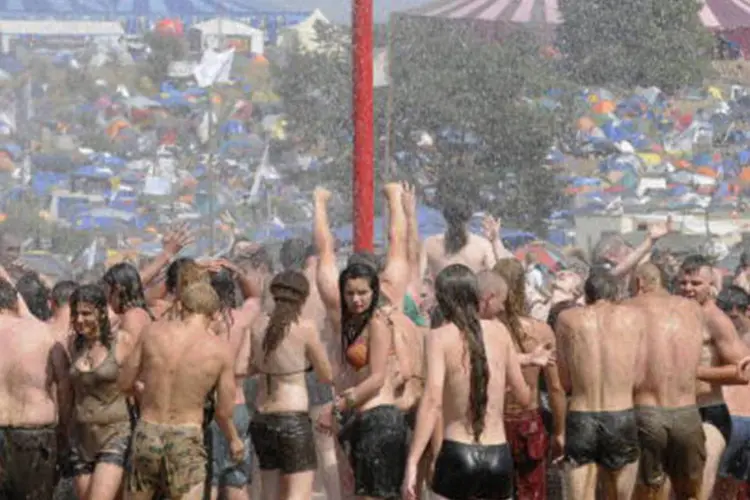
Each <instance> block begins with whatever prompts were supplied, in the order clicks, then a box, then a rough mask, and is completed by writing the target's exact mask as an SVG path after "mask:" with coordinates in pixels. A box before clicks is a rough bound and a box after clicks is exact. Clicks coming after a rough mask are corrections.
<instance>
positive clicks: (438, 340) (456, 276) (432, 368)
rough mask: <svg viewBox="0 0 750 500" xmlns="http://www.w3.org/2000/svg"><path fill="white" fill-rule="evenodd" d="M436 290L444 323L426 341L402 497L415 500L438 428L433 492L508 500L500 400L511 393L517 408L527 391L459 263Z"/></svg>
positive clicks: (506, 341) (506, 340)
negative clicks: (422, 379)
mask: <svg viewBox="0 0 750 500" xmlns="http://www.w3.org/2000/svg"><path fill="white" fill-rule="evenodd" d="M435 291H436V294H437V300H438V302H439V304H440V308H441V309H442V310H443V315H444V317H445V319H446V320H447V322H446V324H444V325H443V326H441V327H440V328H438V329H436V330H432V331H431V332H430V333H429V334H428V336H427V347H426V349H427V356H426V359H427V381H426V383H425V391H424V396H423V397H422V400H421V402H420V405H419V412H418V418H417V425H416V430H415V432H414V438H413V439H412V443H411V447H410V449H409V455H408V458H407V465H406V473H405V476H404V485H403V488H402V490H403V498H406V499H409V500H415V499H417V498H419V491H417V469H418V464H419V461H420V459H421V457H422V455H423V453H424V451H425V449H426V448H427V445H428V443H429V441H430V440H431V439H432V436H433V431H434V430H437V432H438V433H440V434H441V435H442V436H443V440H442V445H441V446H440V452H439V453H438V454H437V457H436V460H435V465H434V468H435V473H434V476H433V482H432V489H433V491H434V492H435V493H436V494H438V495H440V496H442V497H446V498H497V499H510V498H512V495H513V459H512V456H511V451H510V449H509V447H508V443H507V440H506V436H505V425H504V419H503V407H504V398H505V394H506V388H508V387H509V388H510V391H511V393H512V394H513V395H514V396H515V397H516V400H517V401H518V402H519V404H521V405H528V404H529V403H530V402H531V391H530V390H529V387H528V386H527V384H526V382H525V381H524V379H523V374H522V372H521V366H520V364H519V363H518V358H517V356H516V353H515V350H514V349H513V347H512V345H511V340H510V334H509V332H508V331H507V329H506V328H505V327H504V326H503V325H502V324H501V323H500V322H498V321H483V320H480V318H479V302H480V298H479V290H478V284H477V279H476V276H474V275H473V273H472V272H471V270H470V269H469V268H468V267H467V266H464V265H461V264H454V265H451V266H448V267H446V268H445V269H443V270H442V271H441V272H440V274H439V275H438V276H437V279H436V282H435ZM489 395H491V396H489ZM440 422H442V424H440ZM436 425H438V426H439V427H438V428H437V429H435V427H436Z"/></svg>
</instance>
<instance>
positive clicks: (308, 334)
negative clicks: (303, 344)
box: [297, 318, 318, 339]
mask: <svg viewBox="0 0 750 500" xmlns="http://www.w3.org/2000/svg"><path fill="white" fill-rule="evenodd" d="M297 327H298V328H299V329H300V331H301V332H302V334H303V335H304V336H305V338H306V339H312V337H313V336H315V337H317V336H318V324H317V323H316V322H315V321H314V320H311V319H305V318H300V319H299V320H298V321H297Z"/></svg>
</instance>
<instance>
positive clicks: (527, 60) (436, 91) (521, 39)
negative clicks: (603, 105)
mask: <svg viewBox="0 0 750 500" xmlns="http://www.w3.org/2000/svg"><path fill="white" fill-rule="evenodd" d="M481 35H482V33H481V32H479V31H478V30H477V27H476V26H473V25H468V24H455V23H450V24H449V23H445V22H444V21H443V20H438V19H421V18H417V19H412V18H406V17H405V18H401V19H400V20H399V21H398V23H397V25H396V27H395V29H394V31H393V33H392V36H393V42H392V46H393V57H392V61H391V75H392V78H393V82H394V85H395V90H396V91H395V95H394V106H393V108H394V111H395V114H396V116H395V117H394V118H393V120H394V122H395V123H397V124H398V126H397V136H396V137H395V138H394V142H396V144H397V145H396V146H395V148H397V150H404V149H407V148H408V147H409V143H410V142H411V143H413V141H410V139H409V133H408V131H409V130H418V129H422V130H426V131H428V132H429V134H430V135H431V137H433V138H436V139H437V143H436V148H437V151H438V153H439V154H438V155H436V158H435V160H434V164H435V165H434V170H435V177H436V178H437V184H438V193H439V197H438V198H439V199H438V204H440V203H441V200H440V198H442V197H445V196H447V197H449V198H456V197H459V198H463V199H467V200H476V202H475V207H474V208H475V209H483V210H487V211H489V212H492V213H495V214H497V215H501V216H502V217H503V218H504V219H505V220H506V221H508V225H509V226H510V225H512V226H515V227H518V228H524V229H530V230H534V231H538V232H539V233H543V232H544V230H545V228H546V224H545V219H546V218H547V217H548V216H549V214H550V212H551V211H552V210H553V209H554V208H556V207H558V206H559V203H560V194H559V193H560V190H559V189H558V187H557V186H556V184H555V180H554V174H553V172H551V171H550V170H548V169H547V168H546V167H545V166H544V158H545V156H546V155H547V152H548V151H549V148H550V147H551V146H552V144H553V142H554V138H555V136H556V133H557V125H558V119H559V117H557V116H555V114H554V113H552V112H551V111H548V110H545V109H544V108H542V107H541V106H539V105H538V104H537V102H538V101H537V100H536V99H535V98H538V97H540V96H542V95H543V94H544V93H545V92H546V91H547V90H549V89H551V88H553V87H559V86H560V82H559V81H558V79H556V78H555V74H554V72H553V68H552V67H551V65H550V62H549V61H547V60H545V59H543V58H542V57H541V56H540V55H539V45H538V43H537V41H536V39H534V38H532V37H531V36H530V35H528V34H526V33H523V32H519V33H515V34H512V35H510V36H507V37H505V38H503V39H501V40H497V39H492V38H489V37H483V36H481Z"/></svg>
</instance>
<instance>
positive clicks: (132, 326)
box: [102, 262, 154, 338]
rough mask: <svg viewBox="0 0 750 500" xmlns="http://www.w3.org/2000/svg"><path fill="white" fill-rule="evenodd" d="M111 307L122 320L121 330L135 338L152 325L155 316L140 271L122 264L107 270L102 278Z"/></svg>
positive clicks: (124, 263) (127, 264)
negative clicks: (147, 302) (147, 300)
mask: <svg viewBox="0 0 750 500" xmlns="http://www.w3.org/2000/svg"><path fill="white" fill-rule="evenodd" d="M102 282H103V283H104V286H105V288H106V291H107V301H108V302H109V307H111V308H112V311H114V313H115V314H117V316H118V317H119V318H120V328H121V329H122V330H125V331H127V332H128V333H129V334H131V335H133V336H134V337H135V338H138V336H139V335H140V334H141V331H142V330H143V329H144V328H145V327H146V326H148V325H149V324H151V322H152V321H153V320H154V316H153V314H152V313H151V310H150V309H149V308H148V305H147V304H146V296H145V294H144V292H143V283H141V275H140V274H139V273H138V269H136V268H135V266H133V265H132V264H129V263H127V262H120V263H119V264H115V265H114V266H112V267H110V268H109V269H107V272H106V273H104V276H103V277H102Z"/></svg>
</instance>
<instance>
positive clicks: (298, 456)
mask: <svg viewBox="0 0 750 500" xmlns="http://www.w3.org/2000/svg"><path fill="white" fill-rule="evenodd" d="M270 293H271V296H272V298H273V310H272V311H271V312H270V314H268V315H265V316H263V317H262V318H261V319H260V320H259V321H258V322H257V323H256V324H255V325H253V332H252V366H253V368H254V371H256V372H260V373H261V375H262V376H261V387H260V388H259V389H258V398H259V401H258V410H257V413H256V414H255V416H254V417H253V420H252V422H251V423H250V434H251V437H252V441H253V446H254V447H255V451H256V453H257V455H258V461H259V465H260V470H261V478H262V479H261V484H262V488H263V498H264V499H266V500H278V499H283V500H308V499H309V498H311V497H312V489H313V482H314V479H315V471H316V469H317V456H316V453H315V438H314V436H313V427H312V421H311V420H310V416H309V401H308V395H307V383H306V381H305V373H306V371H307V370H308V367H309V366H310V365H312V368H313V369H314V370H315V373H316V374H317V376H318V379H319V380H320V381H321V382H323V383H328V384H330V383H331V381H332V377H333V374H332V372H331V364H330V362H329V361H328V356H327V355H326V349H325V346H324V345H323V343H322V342H321V340H320V334H319V332H318V328H317V325H316V324H315V322H314V321H310V320H306V319H304V318H302V316H301V313H302V308H303V307H304V305H305V301H306V300H307V297H308V295H309V293H310V284H309V283H308V281H307V278H306V277H305V275H304V274H302V273H300V272H298V271H293V270H288V271H283V272H281V273H279V274H277V275H276V276H275V277H274V278H273V280H271V284H270Z"/></svg>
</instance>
